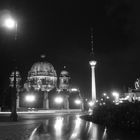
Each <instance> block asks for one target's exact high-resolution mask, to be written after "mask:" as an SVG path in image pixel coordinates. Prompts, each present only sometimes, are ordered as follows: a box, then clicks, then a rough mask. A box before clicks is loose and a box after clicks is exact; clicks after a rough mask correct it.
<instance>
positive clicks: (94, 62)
mask: <svg viewBox="0 0 140 140" xmlns="http://www.w3.org/2000/svg"><path fill="white" fill-rule="evenodd" d="M96 63H97V62H96V61H89V64H90V65H91V66H95V65H96Z"/></svg>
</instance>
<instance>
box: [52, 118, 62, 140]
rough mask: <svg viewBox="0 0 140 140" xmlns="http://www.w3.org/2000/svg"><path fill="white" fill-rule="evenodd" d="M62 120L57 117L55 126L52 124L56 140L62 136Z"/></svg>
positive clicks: (59, 139)
mask: <svg viewBox="0 0 140 140" xmlns="http://www.w3.org/2000/svg"><path fill="white" fill-rule="evenodd" d="M63 119H64V118H62V117H57V118H56V121H55V124H54V129H55V134H56V137H57V139H58V140H61V139H62V138H61V136H62V128H63Z"/></svg>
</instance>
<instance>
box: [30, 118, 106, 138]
mask: <svg viewBox="0 0 140 140" xmlns="http://www.w3.org/2000/svg"><path fill="white" fill-rule="evenodd" d="M101 132H102V135H101ZM103 134H104V128H102V129H101V128H100V136H99V135H98V125H96V124H94V123H91V122H87V121H84V120H82V119H81V118H80V117H79V116H78V115H74V116H70V115H65V116H55V117H52V118H51V117H50V118H47V120H45V121H42V123H41V124H40V125H39V126H38V127H37V128H35V129H34V131H33V132H32V134H31V136H30V138H29V140H104V136H103Z"/></svg>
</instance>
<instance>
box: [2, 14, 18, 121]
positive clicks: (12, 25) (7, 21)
mask: <svg viewBox="0 0 140 140" xmlns="http://www.w3.org/2000/svg"><path fill="white" fill-rule="evenodd" d="M2 26H3V27H4V28H6V29H7V30H10V31H12V30H13V31H14V32H15V35H14V39H15V40H17V29H18V23H17V21H16V20H15V19H14V18H13V17H12V16H11V15H10V14H6V15H4V16H3V19H2ZM16 78H17V76H16V68H14V72H13V88H12V109H11V115H10V118H11V120H12V121H17V119H18V115H17V110H16V109H17V106H16V100H17V82H16V80H17V79H16Z"/></svg>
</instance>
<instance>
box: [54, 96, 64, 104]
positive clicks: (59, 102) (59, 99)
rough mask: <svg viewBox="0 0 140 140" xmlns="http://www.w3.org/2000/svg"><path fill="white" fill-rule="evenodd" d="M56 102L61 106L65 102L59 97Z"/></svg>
mask: <svg viewBox="0 0 140 140" xmlns="http://www.w3.org/2000/svg"><path fill="white" fill-rule="evenodd" d="M54 101H55V103H57V104H61V103H62V102H63V98H62V97H60V96H59V97H56V98H55V100H54Z"/></svg>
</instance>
